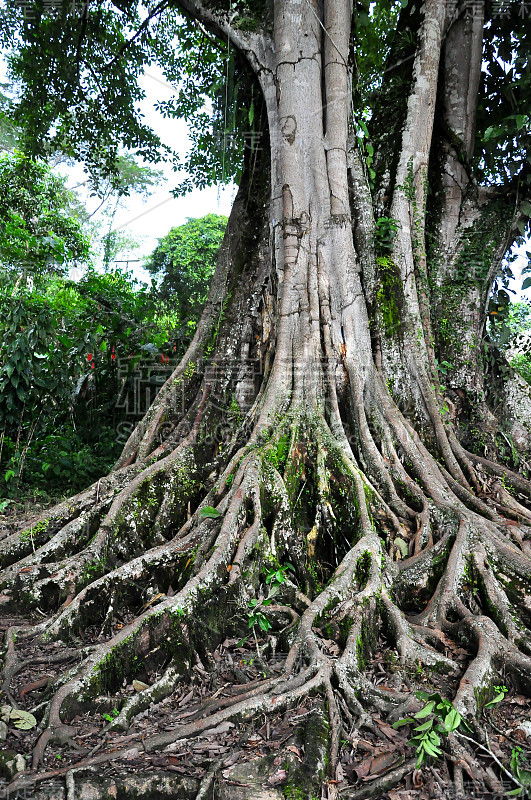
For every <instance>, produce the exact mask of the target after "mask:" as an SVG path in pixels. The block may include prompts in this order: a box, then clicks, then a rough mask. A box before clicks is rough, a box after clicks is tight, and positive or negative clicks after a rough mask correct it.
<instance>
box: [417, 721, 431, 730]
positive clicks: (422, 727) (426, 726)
mask: <svg viewBox="0 0 531 800" xmlns="http://www.w3.org/2000/svg"><path fill="white" fill-rule="evenodd" d="M432 727H433V720H432V719H429V720H428V721H427V722H424V723H423V724H422V725H418V726H417V727H416V728H414V730H416V731H428V730H430V728H432Z"/></svg>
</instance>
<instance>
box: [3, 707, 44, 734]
mask: <svg viewBox="0 0 531 800" xmlns="http://www.w3.org/2000/svg"><path fill="white" fill-rule="evenodd" d="M9 721H10V722H13V725H14V726H15V728H18V729H19V730H21V731H29V730H30V729H31V728H35V727H37V720H36V719H35V717H34V716H33V714H31V713H30V712H29V711H21V710H20V709H18V708H13V709H12V710H11V714H10V715H9Z"/></svg>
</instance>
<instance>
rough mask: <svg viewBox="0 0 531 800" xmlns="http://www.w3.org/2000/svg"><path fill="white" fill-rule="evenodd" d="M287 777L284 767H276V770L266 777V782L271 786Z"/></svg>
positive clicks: (282, 781)
mask: <svg viewBox="0 0 531 800" xmlns="http://www.w3.org/2000/svg"><path fill="white" fill-rule="evenodd" d="M287 777H288V773H287V772H286V770H285V769H277V771H276V772H275V773H274V774H273V775H271V776H270V777H269V778H268V779H267V782H268V783H269V784H270V785H271V786H278V785H279V784H280V783H284V781H285V780H286V778H287Z"/></svg>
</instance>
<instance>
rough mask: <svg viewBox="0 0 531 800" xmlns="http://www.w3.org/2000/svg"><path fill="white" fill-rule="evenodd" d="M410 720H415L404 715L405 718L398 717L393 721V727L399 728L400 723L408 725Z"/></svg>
mask: <svg viewBox="0 0 531 800" xmlns="http://www.w3.org/2000/svg"><path fill="white" fill-rule="evenodd" d="M412 722H415V720H414V719H413V717H405V719H399V720H397V722H393V728H401V727H402V725H409V724H410V723H412Z"/></svg>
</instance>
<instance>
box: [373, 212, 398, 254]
mask: <svg viewBox="0 0 531 800" xmlns="http://www.w3.org/2000/svg"><path fill="white" fill-rule="evenodd" d="M399 226H400V224H399V222H398V220H396V219H393V218H392V217H379V218H378V219H377V220H376V222H375V224H374V240H375V245H376V249H377V250H378V251H379V252H387V253H388V252H390V251H391V250H392V248H393V240H394V238H395V236H396V232H397V231H398V228H399Z"/></svg>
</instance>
